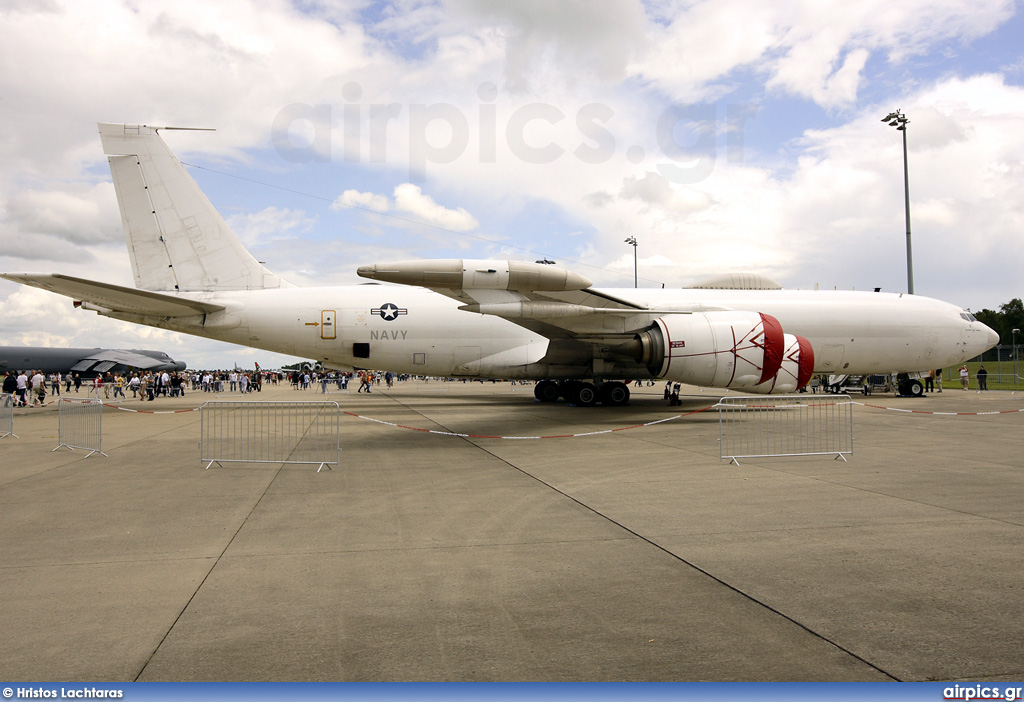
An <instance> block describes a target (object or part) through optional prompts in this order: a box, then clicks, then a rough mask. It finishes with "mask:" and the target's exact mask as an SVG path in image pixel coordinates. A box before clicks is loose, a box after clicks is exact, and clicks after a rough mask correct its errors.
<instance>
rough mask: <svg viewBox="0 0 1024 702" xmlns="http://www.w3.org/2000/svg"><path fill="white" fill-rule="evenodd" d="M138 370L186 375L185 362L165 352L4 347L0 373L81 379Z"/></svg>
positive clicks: (1, 351)
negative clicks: (65, 375) (25, 372)
mask: <svg viewBox="0 0 1024 702" xmlns="http://www.w3.org/2000/svg"><path fill="white" fill-rule="evenodd" d="M132 368H137V369H139V370H148V371H183V370H185V362H184V361H175V360H174V359H173V358H171V357H170V356H168V355H167V354H166V353H164V352H163V351H152V350H148V349H102V348H99V347H97V348H91V349H81V348H79V349H62V348H52V347H48V346H0V373H6V372H7V371H9V370H38V371H41V372H42V373H44V374H46V375H49V374H50V373H68V372H74V373H79V374H81V375H89V376H93V375H97V374H99V373H106V372H107V371H111V372H122V371H127V370H131V369H132Z"/></svg>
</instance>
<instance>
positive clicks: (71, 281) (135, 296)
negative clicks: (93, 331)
mask: <svg viewBox="0 0 1024 702" xmlns="http://www.w3.org/2000/svg"><path fill="white" fill-rule="evenodd" d="M0 278H6V279H7V280H13V281H14V282H15V283H21V284H22V285H31V286H32V287H34V288H41V289H43V290H49V291H50V292H55V293H57V294H58V295H65V296H67V297H70V298H72V299H74V300H82V301H85V302H90V303H92V304H94V305H98V306H99V307H103V308H106V309H109V310H113V311H115V312H122V313H126V314H139V315H153V316H158V317H186V316H191V315H197V314H209V313H212V312H218V311H220V310H222V309H224V306H223V305H216V304H211V303H209V302H200V301H199V300H190V299H188V298H186V297H179V296H177V295H168V294H164V293H156V292H150V291H148V290H136V289H135V288H126V287H123V286H120V285H112V284H111V283H100V282H97V281H95V280H86V279H85V278H74V277H72V276H70V275H61V274H60V273H2V274H0Z"/></svg>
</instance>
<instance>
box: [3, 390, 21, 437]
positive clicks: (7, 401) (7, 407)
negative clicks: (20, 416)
mask: <svg viewBox="0 0 1024 702" xmlns="http://www.w3.org/2000/svg"><path fill="white" fill-rule="evenodd" d="M17 401H18V397H17V396H16V395H8V394H2V395H0V439H5V438H7V437H8V436H13V437H14V438H15V439H17V438H18V435H17V434H15V433H14V405H15V403H17Z"/></svg>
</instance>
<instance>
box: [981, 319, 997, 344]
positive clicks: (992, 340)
mask: <svg viewBox="0 0 1024 702" xmlns="http://www.w3.org/2000/svg"><path fill="white" fill-rule="evenodd" d="M982 326H983V327H984V328H985V331H986V332H987V333H988V347H989V348H992V347H993V346H995V345H996V344H998V343H999V335H998V334H996V332H995V330H994V329H991V328H990V327H988V326H987V325H984V324H983V325H982Z"/></svg>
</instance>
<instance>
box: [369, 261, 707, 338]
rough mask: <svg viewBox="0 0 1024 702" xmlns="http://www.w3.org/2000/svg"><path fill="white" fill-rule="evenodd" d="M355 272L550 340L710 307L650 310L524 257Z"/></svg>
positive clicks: (625, 328) (619, 329)
mask: <svg viewBox="0 0 1024 702" xmlns="http://www.w3.org/2000/svg"><path fill="white" fill-rule="evenodd" d="M357 272H358V274H359V275H360V276H362V277H363V278H370V279H372V280H381V281H385V282H390V283H400V284H403V285H416V286H421V287H425V288H429V289H431V290H434V291H435V292H438V293H440V294H442V295H446V296H448V297H451V298H453V299H455V300H458V301H459V302H462V303H463V304H462V306H461V307H460V309H463V310H466V311H467V312H476V313H479V314H489V315H495V316H498V317H502V318H505V319H508V320H509V321H510V322H514V323H515V324H518V325H520V326H522V327H525V328H526V329H529V330H531V331H534V332H536V333H538V334H542V335H543V336H546V337H548V338H550V339H566V338H573V339H585V338H587V337H594V338H597V337H606V336H617V335H624V334H631V333H633V332H635V331H639V330H641V329H644V328H646V327H647V326H649V325H650V322H651V319H652V316H657V315H663V314H689V313H693V312H697V311H710V309H711V308H708V307H700V308H699V309H698V308H695V307H693V306H687V307H674V308H672V309H652V308H650V307H647V306H645V305H642V304H639V303H637V302H634V301H632V300H629V299H627V298H626V297H625V296H613V295H610V294H607V293H604V292H599V291H596V290H593V289H591V281H590V280H589V279H588V278H586V277H585V276H582V275H580V274H578V273H573V272H571V271H568V270H566V269H564V268H559V267H556V266H551V265H546V264H539V263H529V262H525V261H497V260H469V259H438V260H434V259H428V260H419V261H398V262H394V263H386V264H376V265H373V266H362V267H360V268H359V269H358V271H357ZM715 309H721V308H715Z"/></svg>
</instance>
